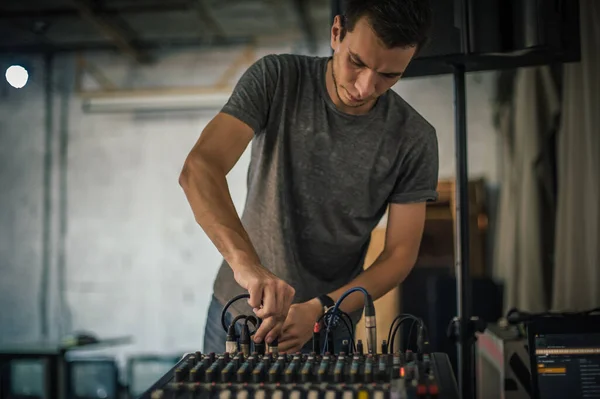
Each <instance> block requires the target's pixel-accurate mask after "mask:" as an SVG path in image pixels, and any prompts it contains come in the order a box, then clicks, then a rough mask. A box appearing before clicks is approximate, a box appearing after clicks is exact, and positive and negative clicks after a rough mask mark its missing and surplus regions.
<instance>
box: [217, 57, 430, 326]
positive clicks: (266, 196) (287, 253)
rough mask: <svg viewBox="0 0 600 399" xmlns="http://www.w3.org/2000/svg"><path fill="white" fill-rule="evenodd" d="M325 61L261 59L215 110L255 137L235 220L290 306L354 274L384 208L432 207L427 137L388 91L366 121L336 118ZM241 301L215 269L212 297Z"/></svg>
mask: <svg viewBox="0 0 600 399" xmlns="http://www.w3.org/2000/svg"><path fill="white" fill-rule="evenodd" d="M328 60H329V58H328V57H325V58H323V57H309V56H300V55H291V54H284V55H268V56H265V57H263V58H261V59H260V60H258V61H257V62H256V63H254V64H253V65H252V66H251V67H250V68H249V69H248V70H247V71H246V72H245V73H244V74H243V75H242V77H241V78H240V80H239V81H238V83H237V85H236V87H235V89H234V91H233V94H232V95H231V97H230V99H229V101H228V102H227V104H226V105H225V106H224V107H223V109H222V112H224V113H227V114H230V115H233V116H234V117H236V118H238V119H240V120H242V121H243V122H245V123H246V124H248V125H249V126H250V127H251V128H252V129H253V130H254V132H255V136H254V138H253V140H252V143H251V145H252V148H251V159H250V166H249V171H248V178H247V185H248V193H247V199H246V203H245V208H244V211H243V214H242V215H241V220H242V223H243V225H244V227H245V228H246V230H247V231H248V234H249V236H250V239H251V241H252V243H253V245H254V247H255V248H256V251H257V252H258V255H259V257H260V259H261V261H262V264H263V266H265V267H266V268H267V269H269V270H271V271H272V272H273V273H274V274H275V275H276V276H278V277H279V278H281V279H283V280H284V281H286V282H288V283H289V284H290V285H291V286H292V287H294V289H295V290H296V296H295V299H294V302H296V303H297V302H304V301H306V300H309V299H311V298H314V297H316V296H318V295H321V294H327V293H330V292H332V291H334V290H336V289H337V288H339V287H341V286H343V285H344V284H346V283H348V282H349V281H351V280H352V279H353V278H355V277H356V276H357V275H358V274H359V273H361V272H362V270H363V263H364V258H365V254H366V251H367V248H368V246H369V241H370V235H371V231H372V230H373V228H374V227H376V225H377V224H378V222H379V221H380V220H381V217H382V216H383V215H384V213H385V211H386V208H387V205H388V203H411V202H422V201H432V200H435V199H436V198H437V193H436V187H437V182H438V147H437V137H436V134H435V129H434V128H433V127H432V126H431V125H430V124H429V123H428V122H427V121H426V120H425V119H424V118H423V117H422V116H421V115H419V114H418V113H417V111H415V110H414V109H413V108H412V107H411V106H409V105H408V104H407V103H406V102H405V101H404V100H403V99H402V98H401V97H400V96H399V95H398V94H396V93H395V92H393V91H392V90H388V91H387V92H386V93H385V94H384V95H382V96H381V97H380V98H379V99H378V101H377V103H376V105H375V106H374V107H373V108H372V109H371V110H370V111H369V112H368V113H367V114H364V115H349V114H346V113H344V112H342V111H340V110H338V109H337V108H336V106H335V105H334V103H333V102H332V100H331V98H330V96H329V94H328V92H327V88H326V85H325V72H326V68H327V62H328ZM244 292H245V291H244V290H243V289H242V288H241V287H240V286H239V285H238V284H237V283H236V281H235V280H234V278H233V272H232V270H231V268H230V267H229V265H228V264H227V263H226V262H223V264H222V265H221V268H220V270H219V272H218V274H217V278H216V280H215V283H214V294H215V297H216V298H217V299H218V300H219V301H220V302H221V303H223V304H224V303H226V302H227V301H228V300H229V299H231V298H232V297H234V296H235V295H238V294H241V293H244ZM236 304H237V306H233V307H232V309H231V310H232V311H233V313H234V314H237V313H238V312H241V311H242V312H244V313H246V312H248V313H251V310H250V308H249V306H248V305H247V303H246V301H245V300H243V301H237V302H236ZM353 316H355V315H353ZM353 318H354V317H353Z"/></svg>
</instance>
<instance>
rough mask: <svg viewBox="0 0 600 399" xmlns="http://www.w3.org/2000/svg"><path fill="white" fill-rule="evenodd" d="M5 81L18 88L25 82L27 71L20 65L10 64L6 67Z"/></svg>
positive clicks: (27, 75)
mask: <svg viewBox="0 0 600 399" xmlns="http://www.w3.org/2000/svg"><path fill="white" fill-rule="evenodd" d="M5 76H6V81H7V82H8V84H9V85H11V86H12V87H14V88H16V89H20V88H22V87H23V86H25V85H26V84H27V80H28V79H29V73H27V69H25V68H23V67H22V66H20V65H11V66H9V67H8V69H6V75H5Z"/></svg>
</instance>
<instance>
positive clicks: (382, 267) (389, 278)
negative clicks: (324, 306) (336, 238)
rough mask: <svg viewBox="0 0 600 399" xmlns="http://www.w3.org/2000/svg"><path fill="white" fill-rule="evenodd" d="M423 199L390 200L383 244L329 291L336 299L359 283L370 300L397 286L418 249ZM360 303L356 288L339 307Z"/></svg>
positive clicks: (354, 306) (345, 308) (355, 306)
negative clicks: (357, 271)
mask: <svg viewBox="0 0 600 399" xmlns="http://www.w3.org/2000/svg"><path fill="white" fill-rule="evenodd" d="M425 207H426V204H425V203H416V204H391V205H390V209H389V214H388V222H387V228H386V235H385V236H386V237H385V247H384V249H383V251H382V252H381V254H380V255H379V256H378V257H377V259H376V260H375V262H374V263H373V264H372V265H371V266H370V267H369V268H368V269H367V270H365V271H364V272H363V273H361V274H360V275H359V276H358V277H357V278H355V279H354V280H353V281H351V282H350V283H348V284H346V285H345V286H343V287H341V288H339V289H337V290H335V291H334V292H332V293H330V294H329V296H330V297H331V298H332V299H333V300H334V301H337V300H338V299H339V298H340V297H341V296H342V294H343V293H344V292H345V291H347V290H348V289H350V288H352V287H357V286H359V287H363V288H365V289H366V290H367V292H369V294H371V296H372V297H373V300H376V299H379V298H380V297H382V296H383V295H385V294H387V293H388V292H389V291H391V290H392V289H393V288H394V287H397V286H398V284H400V283H401V282H402V281H404V279H405V278H406V277H407V276H408V274H409V273H410V271H411V270H412V268H413V266H414V264H415V262H416V260H417V255H418V253H419V246H420V244H421V238H422V235H423V228H424V225H425V210H426V208H425ZM363 305H364V298H363V295H362V294H361V293H359V292H356V293H352V294H350V295H348V296H347V297H346V298H345V299H344V301H343V302H342V304H341V306H340V309H341V310H343V311H344V312H348V313H349V312H353V311H355V310H358V309H361V308H362V307H363Z"/></svg>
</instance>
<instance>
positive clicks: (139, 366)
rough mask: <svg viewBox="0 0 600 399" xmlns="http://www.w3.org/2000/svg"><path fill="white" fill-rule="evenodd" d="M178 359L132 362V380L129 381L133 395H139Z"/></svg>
mask: <svg viewBox="0 0 600 399" xmlns="http://www.w3.org/2000/svg"><path fill="white" fill-rule="evenodd" d="M177 360H178V359H175V358H174V359H172V360H162V361H161V360H158V359H157V360H155V361H151V360H148V361H135V362H132V364H131V366H130V367H131V369H130V372H131V375H130V378H131V381H129V391H130V394H132V396H135V397H137V396H139V395H141V394H142V393H144V391H146V390H147V389H148V388H150V387H151V386H152V385H153V384H154V383H155V382H156V381H158V380H159V379H160V378H161V377H163V376H164V375H165V374H166V373H167V372H168V371H169V370H170V369H171V368H173V366H174V365H175V364H176V363H177Z"/></svg>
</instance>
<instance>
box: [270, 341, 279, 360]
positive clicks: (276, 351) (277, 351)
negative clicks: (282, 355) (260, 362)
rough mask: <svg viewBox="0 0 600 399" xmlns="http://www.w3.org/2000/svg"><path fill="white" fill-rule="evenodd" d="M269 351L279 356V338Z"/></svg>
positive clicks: (273, 342) (274, 355) (272, 354)
mask: <svg viewBox="0 0 600 399" xmlns="http://www.w3.org/2000/svg"><path fill="white" fill-rule="evenodd" d="M268 352H269V354H270V355H271V356H273V357H277V355H279V339H277V338H275V339H274V340H273V341H271V343H270V344H269V347H268Z"/></svg>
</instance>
